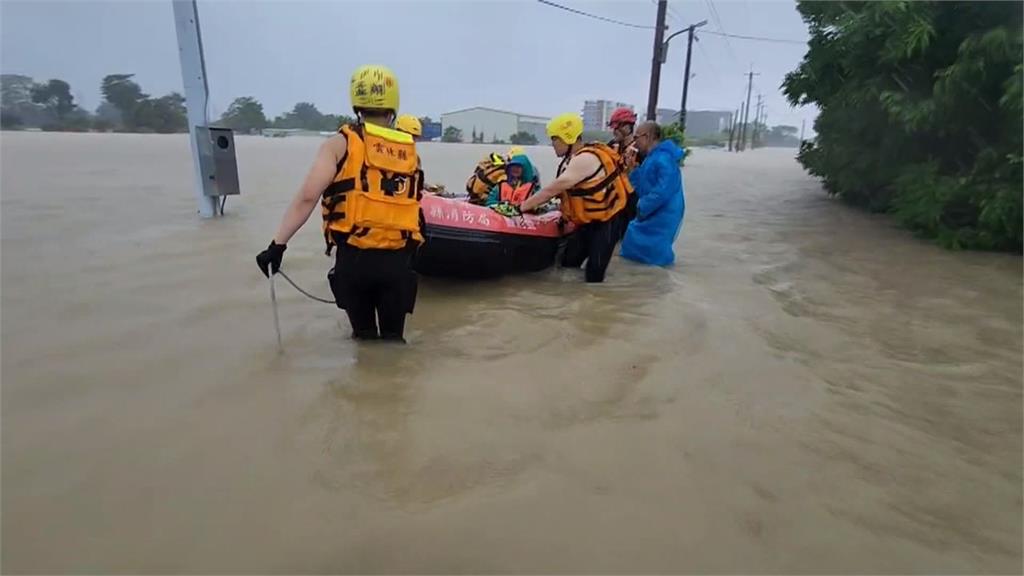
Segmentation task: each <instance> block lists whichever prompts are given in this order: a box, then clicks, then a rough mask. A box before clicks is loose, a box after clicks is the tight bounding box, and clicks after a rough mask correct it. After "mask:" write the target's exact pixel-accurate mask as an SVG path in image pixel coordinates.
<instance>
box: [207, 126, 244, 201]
mask: <svg viewBox="0 0 1024 576" xmlns="http://www.w3.org/2000/svg"><path fill="white" fill-rule="evenodd" d="M196 145H197V146H198V148H199V169H200V171H201V172H202V177H203V195H204V196H234V195H236V194H239V193H241V190H239V186H238V162H237V161H236V160H235V136H234V134H233V133H232V132H231V130H230V129H228V128H211V127H209V126H196Z"/></svg>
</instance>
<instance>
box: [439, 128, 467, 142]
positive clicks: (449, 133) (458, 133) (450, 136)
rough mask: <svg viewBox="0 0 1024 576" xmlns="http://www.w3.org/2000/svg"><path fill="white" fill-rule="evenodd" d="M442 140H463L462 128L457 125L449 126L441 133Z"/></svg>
mask: <svg viewBox="0 0 1024 576" xmlns="http://www.w3.org/2000/svg"><path fill="white" fill-rule="evenodd" d="M441 142H462V130H459V129H458V128H456V127H455V126H448V127H447V128H445V129H444V134H442V135H441Z"/></svg>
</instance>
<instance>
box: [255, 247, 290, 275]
mask: <svg viewBox="0 0 1024 576" xmlns="http://www.w3.org/2000/svg"><path fill="white" fill-rule="evenodd" d="M285 248H288V246H287V245H285V244H278V243H277V242H274V241H273V240H271V241H270V246H267V249H266V250H264V251H263V252H260V253H259V254H258V255H257V256H256V265H257V266H259V267H260V272H263V275H264V276H266V277H268V278H269V277H270V274H269V273H268V272H267V270H268V269H270V270H273V271H274V274H277V271H278V270H280V269H281V260H283V259H284V251H285Z"/></svg>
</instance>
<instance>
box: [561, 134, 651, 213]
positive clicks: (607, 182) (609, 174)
mask: <svg viewBox="0 0 1024 576" xmlns="http://www.w3.org/2000/svg"><path fill="white" fill-rule="evenodd" d="M580 154H593V155H594V156H597V159H598V160H599V161H600V163H601V167H600V168H598V169H597V170H596V171H595V172H594V173H593V174H591V175H590V176H587V177H586V178H584V179H583V180H581V181H579V182H577V183H576V184H573V186H572V187H571V188H569V189H568V190H566V191H565V192H563V193H562V194H561V199H562V205H561V210H562V214H563V215H564V216H565V217H566V218H568V219H569V220H571V221H573V222H574V223H576V224H589V223H590V222H606V221H608V220H611V219H612V218H613V217H615V215H616V214H618V213H619V212H620V211H621V210H622V209H623V208H625V206H626V198H627V196H629V195H630V194H632V193H633V186H632V185H631V184H630V183H629V178H627V177H626V173H625V171H624V170H623V166H622V160H621V158H620V156H619V155H618V153H616V152H615V150H612V149H611V148H610V147H609V146H608V145H607V144H602V143H600V142H591V143H589V144H585V145H584V146H583V147H582V148H580V149H579V150H577V151H576V154H573V155H572V156H571V157H570V156H568V155H566V157H565V158H564V159H563V160H562V163H561V164H559V166H558V175H559V176H560V175H561V174H562V172H564V171H565V168H566V166H568V165H569V161H570V160H571V159H572V158H575V157H576V156H579V155H580Z"/></svg>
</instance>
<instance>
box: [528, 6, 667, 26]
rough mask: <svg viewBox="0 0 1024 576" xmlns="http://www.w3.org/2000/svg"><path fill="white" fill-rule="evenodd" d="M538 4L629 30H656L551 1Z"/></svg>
mask: <svg viewBox="0 0 1024 576" xmlns="http://www.w3.org/2000/svg"><path fill="white" fill-rule="evenodd" d="M537 2H540V3H541V4H546V5H548V6H551V7H552V8H558V9H560V10H565V11H566V12H572V13H573V14H579V15H580V16H586V17H587V18H593V19H595V20H601V21H602V22H609V23H611V24H618V25H619V26H627V27H629V28H641V29H643V30H654V29H655V28H654V26H644V25H641V24H632V23H630V22H623V21H621V20H615V19H614V18H605V17H604V16H598V15H597V14H591V13H589V12H584V11H582V10H577V9H575V8H569V7H568V6H562V5H561V4H555V3H554V2H550V1H549V0H537Z"/></svg>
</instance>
